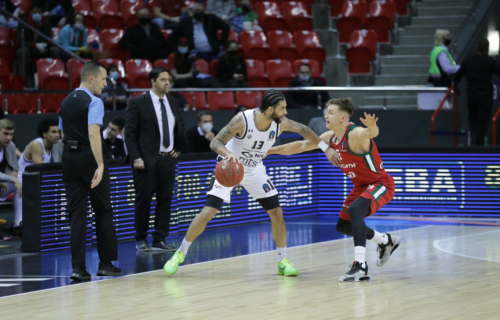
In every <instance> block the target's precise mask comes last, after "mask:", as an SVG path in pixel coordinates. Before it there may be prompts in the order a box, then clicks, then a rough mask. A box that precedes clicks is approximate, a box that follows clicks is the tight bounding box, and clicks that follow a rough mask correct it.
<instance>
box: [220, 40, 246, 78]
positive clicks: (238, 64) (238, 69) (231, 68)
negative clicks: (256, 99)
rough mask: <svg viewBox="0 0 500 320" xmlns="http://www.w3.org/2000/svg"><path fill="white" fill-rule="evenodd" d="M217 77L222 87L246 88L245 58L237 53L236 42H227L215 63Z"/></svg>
mask: <svg viewBox="0 0 500 320" xmlns="http://www.w3.org/2000/svg"><path fill="white" fill-rule="evenodd" d="M217 78H218V79H219V80H220V82H222V85H223V86H224V88H248V83H247V82H246V80H247V67H246V65H245V59H243V57H242V56H240V55H239V54H238V43H237V42H236V41H234V40H230V41H228V42H227V49H226V53H225V54H224V55H223V56H222V58H220V59H219V62H218V63H217Z"/></svg>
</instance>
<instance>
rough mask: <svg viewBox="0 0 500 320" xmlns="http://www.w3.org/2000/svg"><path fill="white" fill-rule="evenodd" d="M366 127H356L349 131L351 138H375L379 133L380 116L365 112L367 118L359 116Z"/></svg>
mask: <svg viewBox="0 0 500 320" xmlns="http://www.w3.org/2000/svg"><path fill="white" fill-rule="evenodd" d="M359 120H360V121H361V123H363V124H364V125H365V126H366V128H356V129H354V130H352V131H351V132H350V133H349V139H353V140H369V139H372V138H375V137H376V136H378V134H379V128H378V126H377V121H378V118H377V117H376V116H375V114H373V115H370V114H367V113H366V112H365V119H363V118H362V117H361V118H359Z"/></svg>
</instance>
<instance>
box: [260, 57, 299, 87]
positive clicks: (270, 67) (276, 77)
mask: <svg viewBox="0 0 500 320" xmlns="http://www.w3.org/2000/svg"><path fill="white" fill-rule="evenodd" d="M266 70H267V74H268V75H269V80H270V81H271V86H273V87H288V86H289V84H290V80H292V78H293V73H292V64H291V63H290V61H286V60H269V61H267V62H266Z"/></svg>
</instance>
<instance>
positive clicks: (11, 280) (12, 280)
mask: <svg viewBox="0 0 500 320" xmlns="http://www.w3.org/2000/svg"><path fill="white" fill-rule="evenodd" d="M45 280H52V278H14V279H12V278H10V279H0V282H15V281H45Z"/></svg>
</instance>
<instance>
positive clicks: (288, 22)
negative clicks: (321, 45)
mask: <svg viewBox="0 0 500 320" xmlns="http://www.w3.org/2000/svg"><path fill="white" fill-rule="evenodd" d="M254 10H255V11H256V13H257V15H258V16H259V25H260V26H261V27H262V28H263V29H264V31H266V32H267V31H270V30H290V31H291V32H295V31H299V30H309V31H312V30H313V21H312V19H311V6H310V5H308V4H305V3H303V2H297V1H286V2H282V3H281V5H279V4H278V3H276V2H274V1H262V2H257V3H256V4H255V5H254Z"/></svg>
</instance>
